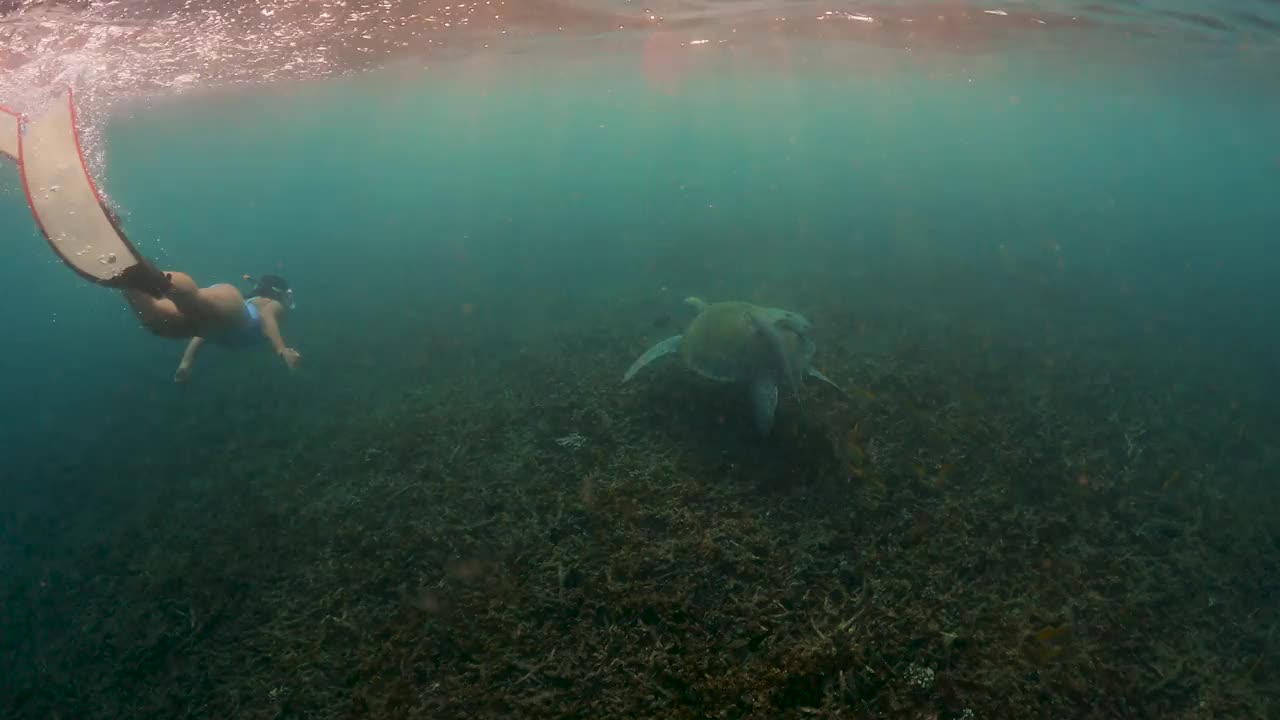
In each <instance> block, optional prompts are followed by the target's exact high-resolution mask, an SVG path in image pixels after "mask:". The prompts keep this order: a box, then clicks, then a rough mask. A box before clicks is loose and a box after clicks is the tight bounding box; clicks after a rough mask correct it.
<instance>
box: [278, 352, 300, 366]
mask: <svg viewBox="0 0 1280 720" xmlns="http://www.w3.org/2000/svg"><path fill="white" fill-rule="evenodd" d="M280 358H281V359H282V360H284V364H285V365H288V366H289V369H290V370H293V369H294V368H296V367H298V363H299V362H301V361H302V353H299V352H298V351H297V350H294V349H293V348H290V347H287V348H285V349H283V350H281V351H280Z"/></svg>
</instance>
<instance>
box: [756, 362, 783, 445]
mask: <svg viewBox="0 0 1280 720" xmlns="http://www.w3.org/2000/svg"><path fill="white" fill-rule="evenodd" d="M777 409H778V383H776V382H774V379H773V377H772V376H769V375H762V376H760V377H758V378H756V379H755V380H753V381H752V382H751V410H752V412H753V413H754V414H755V417H756V429H757V430H759V431H760V434H761V435H768V434H769V431H770V430H772V429H773V414H774V411H776V410H777Z"/></svg>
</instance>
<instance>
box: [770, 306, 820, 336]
mask: <svg viewBox="0 0 1280 720" xmlns="http://www.w3.org/2000/svg"><path fill="white" fill-rule="evenodd" d="M779 313H780V314H779V316H778V319H777V320H775V321H774V323H775V324H776V325H777V326H778V327H780V328H782V329H783V330H790V331H791V332H793V333H795V334H797V335H805V334H807V333H808V332H809V329H810V328H812V327H813V325H812V324H810V323H809V320H808V319H807V318H806V317H805V316H803V315H801V314H800V313H793V312H791V311H790V310H781V311H779Z"/></svg>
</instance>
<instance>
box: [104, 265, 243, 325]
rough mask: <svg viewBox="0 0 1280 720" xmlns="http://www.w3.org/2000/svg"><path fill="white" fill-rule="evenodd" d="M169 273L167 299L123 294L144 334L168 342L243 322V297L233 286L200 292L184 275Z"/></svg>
mask: <svg viewBox="0 0 1280 720" xmlns="http://www.w3.org/2000/svg"><path fill="white" fill-rule="evenodd" d="M168 272H169V276H170V278H171V280H172V283H173V285H172V287H170V289H169V292H168V295H167V296H166V297H163V298H154V297H152V296H150V295H148V294H146V293H143V292H138V291H137V290H125V291H124V297H125V300H126V301H127V302H128V303H129V306H130V307H132V308H133V311H134V312H135V313H136V314H137V315H138V319H139V320H140V321H141V322H142V326H143V327H145V328H146V329H147V330H150V331H151V332H152V333H154V334H156V335H159V336H160V337H167V338H175V337H192V336H203V335H204V333H206V332H210V331H217V330H222V329H225V328H229V327H235V325H236V323H238V322H242V321H243V318H244V296H243V295H241V294H240V291H239V290H237V289H236V288H235V286H234V285H214V286H213V287H207V288H201V287H199V286H198V285H196V282H195V280H192V279H191V276H190V275H187V274H186V273H180V272H175V271H168Z"/></svg>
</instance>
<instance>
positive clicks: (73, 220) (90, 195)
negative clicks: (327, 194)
mask: <svg viewBox="0 0 1280 720" xmlns="http://www.w3.org/2000/svg"><path fill="white" fill-rule="evenodd" d="M78 138H79V132H78V129H77V127H76V109H75V102H74V100H73V99H72V96H71V90H70V88H68V89H67V91H66V92H65V94H64V95H63V97H62V98H61V100H60V101H56V102H53V103H51V105H50V107H49V108H47V109H46V110H45V111H44V112H43V113H41V114H39V115H36V116H30V115H23V114H20V113H17V112H15V111H13V110H10V109H8V108H5V107H3V106H0V155H4V156H6V157H8V158H10V159H12V160H15V161H17V164H18V169H19V172H20V174H21V176H22V187H23V191H24V192H25V194H26V196H27V204H28V205H29V206H30V207H31V214H32V216H33V217H34V218H35V220H36V225H37V226H38V227H39V228H40V232H41V234H43V235H44V237H45V239H46V240H47V241H48V242H49V247H50V248H51V249H52V250H53V251H54V253H55V254H57V256H58V257H59V258H60V259H61V260H62V261H63V262H64V263H66V264H67V266H68V267H70V268H71V269H72V270H74V271H75V272H76V274H77V275H79V276H80V277H82V278H84V279H86V280H88V281H90V282H93V283H95V284H97V285H101V286H104V287H109V288H116V289H119V290H120V291H121V292H123V293H124V297H125V299H126V300H127V301H128V303H129V305H130V307H132V308H133V310H134V312H135V313H136V314H137V315H138V319H139V320H141V321H142V325H143V327H145V328H147V329H148V330H150V331H151V332H152V333H154V334H156V335H159V336H160V337H166V338H191V342H190V343H189V344H188V345H187V351H186V352H185V353H183V356H182V362H181V363H180V364H179V365H178V371H177V373H176V374H175V375H174V380H175V381H176V382H183V381H184V380H186V379H187V377H188V375H189V374H190V372H191V363H192V362H193V361H194V360H195V357H196V354H197V353H198V352H199V351H200V348H201V346H202V345H204V343H205V341H206V340H212V341H213V342H216V343H219V344H222V345H227V346H229V347H237V348H242V347H249V346H252V345H257V344H260V343H261V342H263V341H264V340H265V341H269V342H270V343H271V344H272V346H274V347H275V351H276V354H278V355H279V356H280V358H281V359H282V360H284V363H285V365H287V366H288V367H289V369H293V368H295V367H297V365H298V361H299V360H300V359H301V358H302V356H301V355H299V354H298V351H296V350H294V349H293V348H291V347H289V346H287V345H285V342H284V339H283V338H282V337H281V336H280V321H281V320H282V319H283V318H284V317H285V315H286V314H287V313H288V311H289V310H290V309H292V308H293V291H292V290H290V289H289V284H288V283H287V282H285V280H284V278H282V277H279V276H277V275H264V276H262V278H260V279H259V280H257V281H255V287H254V289H253V293H252V294H251V297H250V298H249V299H248V300H246V299H245V298H244V296H243V295H241V294H240V291H239V290H237V289H236V288H235V286H233V285H226V284H220V285H213V286H211V287H207V288H201V287H198V286H197V285H196V283H195V281H194V280H192V279H191V276H190V275H186V274H185V273H180V272H161V271H160V270H159V269H157V268H156V267H155V266H154V265H152V264H151V263H150V262H149V261H148V260H147V259H146V258H144V257H143V256H142V254H141V253H139V252H138V250H137V248H135V247H134V246H133V243H131V242H129V238H128V237H127V236H126V235H125V233H124V228H123V227H122V226H121V222H120V218H119V216H118V215H117V214H116V213H115V211H114V210H112V209H111V206H110V205H109V204H107V202H106V201H105V200H104V198H103V196H102V194H101V193H100V192H99V191H98V187H97V185H95V184H94V182H93V177H92V176H91V175H90V173H89V168H88V167H87V165H86V164H85V160H84V156H83V154H82V152H81V146H80V142H79V139H78ZM245 279H246V280H249V279H250V278H249V276H247V275H246V276H245Z"/></svg>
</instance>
